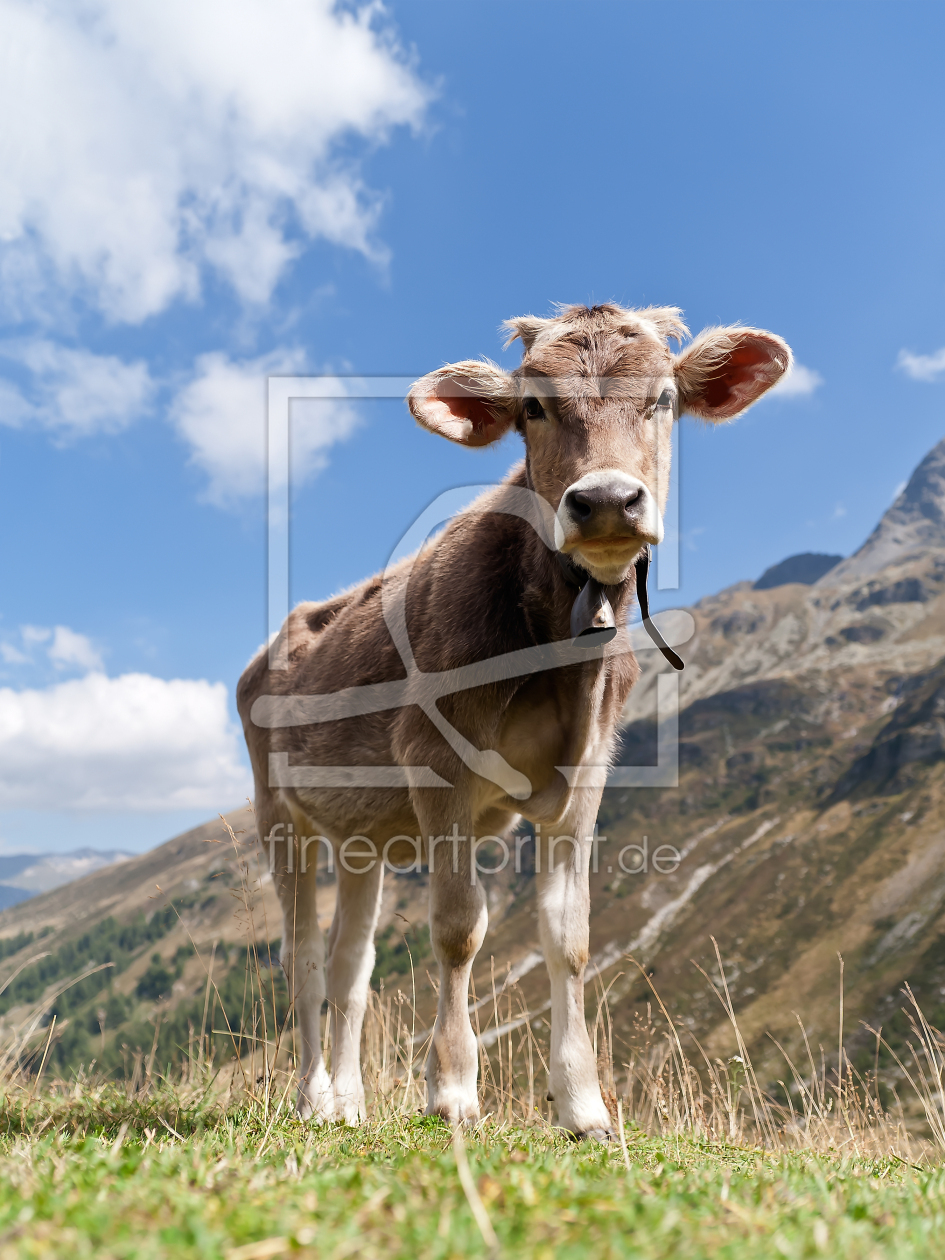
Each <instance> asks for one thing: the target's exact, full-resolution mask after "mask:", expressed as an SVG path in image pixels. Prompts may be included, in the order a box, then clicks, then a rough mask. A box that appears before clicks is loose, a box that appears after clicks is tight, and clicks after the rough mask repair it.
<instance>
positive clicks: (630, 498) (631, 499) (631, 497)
mask: <svg viewBox="0 0 945 1260" xmlns="http://www.w3.org/2000/svg"><path fill="white" fill-rule="evenodd" d="M639 498H640V488H639V486H638V487H637V489H636V490H631V492H630V493H629V494H628V495H627V497H626V498H625V499H624V501H623V506H624V511H626V510H627V508H629V507H633V505H634V503H636V502H637V501H638V500H639Z"/></svg>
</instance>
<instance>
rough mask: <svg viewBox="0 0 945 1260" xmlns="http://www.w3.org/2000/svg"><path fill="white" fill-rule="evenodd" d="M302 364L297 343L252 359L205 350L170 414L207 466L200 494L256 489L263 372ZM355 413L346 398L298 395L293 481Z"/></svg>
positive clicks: (343, 433)
mask: <svg viewBox="0 0 945 1260" xmlns="http://www.w3.org/2000/svg"><path fill="white" fill-rule="evenodd" d="M304 370H305V355H304V354H303V352H302V351H300V350H280V351H276V352H274V353H272V354H269V355H265V356H263V357H262V358H258V359H249V360H234V359H231V358H229V356H228V355H225V354H206V355H203V356H202V357H201V358H200V359H198V360H197V370H196V374H195V376H194V378H193V380H192V381H191V382H190V383H189V384H188V385H186V386H185V387H184V388H183V389H182V390H181V391H180V393H179V394H178V395H177V397H176V398H175V400H174V402H173V404H172V406H171V411H170V415H171V420H172V423H173V424H174V425H175V427H176V428H177V431H178V433H179V434H180V436H181V437H182V438H183V439H184V441H185V442H186V443H187V444H188V445H189V447H190V449H191V462H192V463H194V464H195V465H197V467H198V468H201V469H202V470H203V471H204V472H205V473H206V474H207V488H206V492H205V497H206V498H207V500H208V501H209V502H211V503H215V504H216V505H217V506H219V507H226V506H229V505H231V504H233V503H234V502H236V501H237V500H239V499H243V498H246V497H248V496H251V495H256V494H260V493H262V490H263V488H264V479H265V469H266V377H267V376H269V375H295V374H298V373H301V372H303V371H304ZM358 421H359V417H358V414H357V412H356V411H355V409H354V408H353V407H352V406H351V404H350V403H346V402H344V401H335V400H332V401H327V400H326V401H322V400H318V399H304V400H302V399H298V400H296V401H295V402H293V404H292V476H293V479H294V481H295V482H296V484H300V483H301V482H302V481H304V480H305V478H306V477H309V476H311V475H312V474H314V473H315V472H317V471H319V469H321V468H324V466H325V464H326V462H327V451H328V448H329V447H331V446H333V445H334V444H335V443H336V442H340V441H343V440H344V439H345V438H347V437H349V436H350V435H351V433H352V432H353V431H354V429H355V428H356V427H357V425H358Z"/></svg>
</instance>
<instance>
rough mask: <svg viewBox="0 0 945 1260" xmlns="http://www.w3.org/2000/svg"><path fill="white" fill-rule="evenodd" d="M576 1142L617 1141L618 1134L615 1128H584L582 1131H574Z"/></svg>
mask: <svg viewBox="0 0 945 1260" xmlns="http://www.w3.org/2000/svg"><path fill="white" fill-rule="evenodd" d="M571 1137H572V1138H574V1140H575V1142H605V1143H606V1142H616V1141H617V1134H616V1132H615V1131H614V1130H613V1129H584V1130H583V1132H581V1133H572V1134H571Z"/></svg>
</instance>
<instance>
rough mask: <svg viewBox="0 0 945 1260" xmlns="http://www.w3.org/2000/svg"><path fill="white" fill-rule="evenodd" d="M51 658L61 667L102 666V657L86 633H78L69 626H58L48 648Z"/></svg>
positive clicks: (91, 667) (90, 667) (82, 667)
mask: <svg viewBox="0 0 945 1260" xmlns="http://www.w3.org/2000/svg"><path fill="white" fill-rule="evenodd" d="M48 654H49V659H50V660H51V661H52V663H53V664H54V665H55V666H57V668H59V669H63V668H66V667H67V666H69V665H76V666H78V667H79V669H85V670H93V669H101V668H102V658H101V656H99V654H98V652H97V651H96V650H95V648H94V647H93V646H92V642H91V640H90V639H87V638H86V637H85V635H84V634H77V633H76V632H75V630H70V629H69V627H68V626H56V629H55V631H54V632H53V639H52V643H50V645H49V649H48Z"/></svg>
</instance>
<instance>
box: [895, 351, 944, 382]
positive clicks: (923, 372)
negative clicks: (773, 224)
mask: <svg viewBox="0 0 945 1260" xmlns="http://www.w3.org/2000/svg"><path fill="white" fill-rule="evenodd" d="M896 367H897V368H899V369H900V371H902V372H905V374H906V376H911V377H912V379H913V380H914V381H935V380H937V379H938V378H939V377H940V376H941V375H942V373H943V372H945V346H943V347H942V349H941V350H936V351H935V353H934V354H912V353H911V351H909V350H900V351H899V358H898V359H897V360H896Z"/></svg>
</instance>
